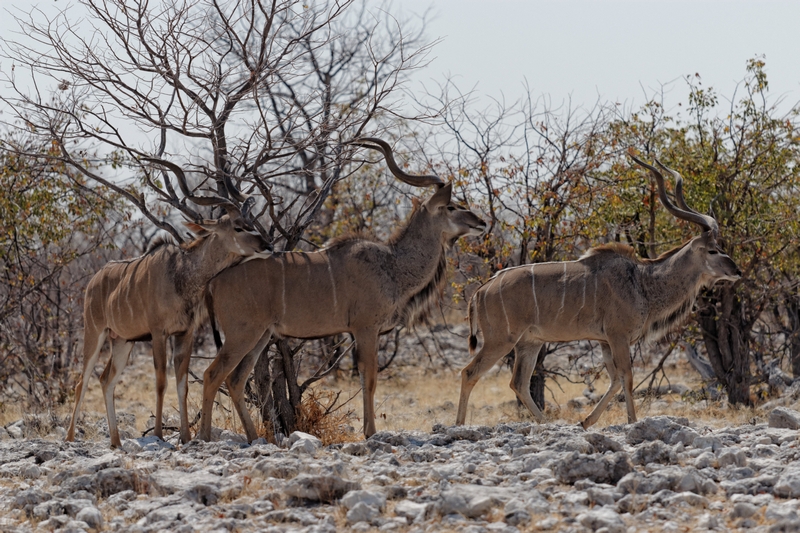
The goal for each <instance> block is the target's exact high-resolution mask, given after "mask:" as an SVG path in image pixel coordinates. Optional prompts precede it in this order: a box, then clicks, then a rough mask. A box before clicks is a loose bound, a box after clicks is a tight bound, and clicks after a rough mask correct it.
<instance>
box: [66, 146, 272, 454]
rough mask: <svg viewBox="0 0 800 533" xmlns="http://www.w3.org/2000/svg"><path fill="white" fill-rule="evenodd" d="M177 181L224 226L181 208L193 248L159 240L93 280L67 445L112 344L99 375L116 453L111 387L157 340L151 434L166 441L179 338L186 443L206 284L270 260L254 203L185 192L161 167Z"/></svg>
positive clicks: (179, 378)
mask: <svg viewBox="0 0 800 533" xmlns="http://www.w3.org/2000/svg"><path fill="white" fill-rule="evenodd" d="M160 163H161V164H162V165H165V166H167V167H169V168H170V169H171V170H172V171H173V172H174V173H175V175H176V177H177V178H178V183H179V185H180V187H181V189H182V191H183V193H184V195H185V196H186V198H187V199H189V200H191V201H192V202H194V203H196V204H203V205H218V206H222V207H223V208H225V210H226V211H227V214H226V215H223V216H222V217H221V218H220V219H219V220H202V217H200V215H199V214H197V213H196V212H194V211H193V210H191V209H190V208H188V207H187V206H185V204H184V205H182V211H183V212H184V213H186V214H189V215H190V216H192V218H193V219H194V220H195V222H193V223H187V224H186V225H187V226H188V227H189V229H191V230H192V231H193V232H194V233H195V234H196V235H197V237H196V239H195V240H194V241H192V242H191V243H189V244H186V245H182V246H179V245H177V244H174V243H171V242H169V241H167V240H158V241H157V242H156V243H154V245H153V246H151V247H150V249H149V250H148V251H147V253H145V254H144V255H143V256H141V257H138V258H135V259H130V260H125V261H111V262H109V263H108V264H107V265H105V266H104V267H103V268H102V269H101V270H100V271H99V272H97V274H95V275H94V276H93V277H92V279H91V280H90V281H89V285H88V286H87V287H86V296H85V301H84V308H83V322H84V340H83V373H82V374H81V377H80V380H79V381H78V385H77V387H76V389H75V409H74V411H73V413H72V421H71V422H70V425H69V430H68V431H67V440H68V441H72V440H74V439H75V423H76V421H77V418H78V413H79V411H80V407H81V402H82V401H83V396H84V394H85V393H86V386H87V384H88V380H89V376H90V375H91V373H92V371H93V370H94V366H95V364H96V363H97V358H98V356H99V355H100V350H101V349H102V347H103V344H104V343H105V340H106V338H110V339H111V358H110V360H109V361H108V364H107V365H106V368H105V370H104V371H103V373H102V375H101V376H100V382H101V383H102V386H103V396H104V398H105V404H106V414H107V416H108V430H109V434H110V435H111V446H112V447H119V446H120V445H121V442H120V437H119V431H118V429H117V419H116V414H115V411H114V388H115V387H116V384H117V382H118V381H119V378H120V376H121V374H122V370H123V369H124V368H125V365H126V364H127V362H128V356H129V355H130V353H131V349H132V348H133V344H134V342H136V341H145V340H152V341H153V364H154V366H155V370H156V419H155V428H154V434H155V435H157V436H158V437H162V421H161V414H162V411H163V403H164V391H165V389H166V383H167V377H166V373H167V338H168V337H169V336H171V335H172V336H174V337H175V345H174V364H175V376H176V379H177V386H178V398H179V403H180V405H181V407H182V410H181V412H180V416H181V440H183V441H184V442H187V441H188V440H189V438H190V436H189V421H188V415H187V413H186V409H185V408H184V407H185V405H186V393H187V379H186V377H187V375H188V368H189V360H190V355H191V351H192V341H193V339H194V331H195V328H196V326H197V323H198V322H199V321H200V320H201V319H202V317H203V316H205V312H204V309H203V307H202V305H201V304H202V302H203V295H204V292H205V289H206V285H207V284H208V282H209V281H210V280H211V278H213V277H214V276H216V275H217V274H219V273H220V272H221V271H222V270H224V269H226V268H228V267H229V266H231V265H234V264H236V263H238V262H239V261H241V260H242V258H245V257H255V256H265V255H269V253H271V250H272V248H271V245H270V244H269V243H268V242H267V241H266V239H265V238H264V237H263V236H262V235H261V234H260V233H259V232H257V231H255V229H254V226H253V219H252V218H251V215H250V210H251V208H252V205H253V202H254V199H252V198H249V199H248V198H245V197H244V195H242V194H241V193H240V192H239V191H238V190H236V189H235V187H234V186H233V184H232V183H231V182H230V181H226V186H227V188H228V190H229V192H230V193H231V195H232V196H234V197H235V198H237V199H239V200H240V201H241V202H242V204H241V207H240V206H237V205H236V204H234V203H233V202H232V201H231V200H229V199H226V198H222V197H208V196H194V195H193V194H191V193H190V191H189V189H188V186H187V185H186V177H185V175H184V173H183V171H182V170H181V169H180V167H177V166H176V165H172V164H169V163H166V162H163V161H160Z"/></svg>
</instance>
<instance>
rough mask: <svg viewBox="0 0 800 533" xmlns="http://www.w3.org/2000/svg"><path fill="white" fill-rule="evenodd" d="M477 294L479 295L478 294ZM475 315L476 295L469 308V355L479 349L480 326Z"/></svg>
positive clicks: (471, 299) (473, 296)
mask: <svg viewBox="0 0 800 533" xmlns="http://www.w3.org/2000/svg"><path fill="white" fill-rule="evenodd" d="M476 294H477V293H476ZM474 313H475V295H472V298H470V300H469V307H468V308H467V317H468V318H469V353H470V355H472V354H473V353H475V348H477V347H478V324H477V318H476V317H475V315H474Z"/></svg>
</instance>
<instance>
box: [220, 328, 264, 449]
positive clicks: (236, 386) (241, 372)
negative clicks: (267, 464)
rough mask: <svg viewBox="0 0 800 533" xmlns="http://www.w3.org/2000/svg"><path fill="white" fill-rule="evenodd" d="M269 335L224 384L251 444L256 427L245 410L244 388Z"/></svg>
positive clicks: (255, 433) (256, 436)
mask: <svg viewBox="0 0 800 533" xmlns="http://www.w3.org/2000/svg"><path fill="white" fill-rule="evenodd" d="M270 338H271V335H265V336H264V337H263V338H262V339H261V340H260V341H259V343H258V344H256V347H255V348H253V349H252V350H250V352H248V354H247V355H246V356H244V359H242V360H241V361H240V362H239V364H238V365H236V368H234V369H233V372H231V373H230V375H228V377H227V379H226V380H225V383H226V384H227V385H228V393H229V394H230V395H231V401H233V406H234V407H235V408H236V412H237V413H238V414H239V420H241V421H242V425H243V426H244V432H245V434H246V435H247V441H248V442H253V441H254V440H256V439H257V438H258V433H257V432H256V426H255V424H253V418H252V417H251V416H250V410H249V409H248V408H247V403H246V402H245V397H244V388H245V386H246V385H247V379H248V378H249V377H250V374H252V373H253V368H254V367H255V366H256V363H257V362H258V358H259V357H260V356H261V353H262V352H263V351H264V348H266V346H267V343H268V342H269V340H270Z"/></svg>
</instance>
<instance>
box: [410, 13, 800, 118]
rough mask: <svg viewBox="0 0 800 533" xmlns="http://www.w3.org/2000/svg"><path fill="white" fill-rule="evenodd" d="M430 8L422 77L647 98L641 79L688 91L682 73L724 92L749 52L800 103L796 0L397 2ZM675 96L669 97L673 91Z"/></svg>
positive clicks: (577, 96)
mask: <svg viewBox="0 0 800 533" xmlns="http://www.w3.org/2000/svg"><path fill="white" fill-rule="evenodd" d="M428 7H430V8H431V15H433V18H432V20H431V22H430V24H429V26H428V30H429V35H430V36H431V37H442V38H443V41H442V42H441V43H440V44H439V45H437V46H436V48H435V49H434V50H433V53H432V56H433V57H435V59H434V61H433V62H432V63H431V64H430V66H429V67H428V69H426V70H425V71H423V72H421V73H420V74H419V75H418V78H419V79H424V80H431V79H435V80H441V79H442V78H443V77H444V75H447V74H449V75H451V76H452V77H453V78H454V79H456V80H457V81H458V84H459V86H461V87H464V88H471V87H472V86H474V85H477V88H478V90H479V91H480V92H482V93H484V94H488V95H491V96H494V97H499V96H500V95H501V93H502V94H504V95H505V98H506V100H514V99H516V98H517V97H519V96H520V95H521V94H522V92H523V88H522V83H523V80H524V79H527V81H528V83H529V85H530V86H531V88H532V90H533V92H534V95H537V96H538V95H540V94H548V95H549V96H550V98H551V99H552V102H553V103H560V102H562V101H564V100H566V99H567V98H570V97H571V99H572V102H573V103H574V104H582V105H589V106H590V105H591V104H593V103H594V102H595V101H596V100H597V98H598V96H600V97H601V98H602V100H604V101H608V100H615V101H619V102H624V103H627V104H629V105H631V104H636V105H638V104H641V103H644V101H645V98H644V96H643V94H644V93H643V90H642V87H644V88H645V89H648V90H650V89H657V88H659V86H660V84H662V83H663V84H666V83H669V82H674V81H675V80H677V82H675V83H672V84H671V85H670V86H669V88H671V91H670V93H669V94H668V100H667V102H668V103H672V104H674V103H676V102H677V101H679V100H685V98H686V94H687V92H688V91H687V89H686V84H685V83H684V82H683V81H682V77H683V76H686V75H690V74H691V75H693V74H694V73H699V74H700V75H701V76H702V80H703V85H704V86H709V85H711V86H713V87H714V88H715V89H716V90H717V92H718V94H720V96H723V97H731V95H732V94H733V92H734V90H735V87H736V82H738V81H740V80H741V79H742V78H743V77H744V75H745V65H746V61H747V59H749V58H753V57H756V56H757V55H758V56H760V55H763V56H764V57H765V59H766V63H767V74H768V79H769V82H770V94H771V95H772V96H773V97H776V98H777V97H778V96H784V97H785V101H786V102H787V103H789V104H793V103H796V102H798V101H800V37H798V24H800V2H798V1H749V2H744V1H721V0H692V1H680V0H670V1H656V0H637V1H600V0H596V1H587V0H581V1H566V0H565V1H531V0H491V1H490V0H396V2H395V5H394V8H395V9H399V10H404V11H409V12H419V13H421V12H424V11H425V10H426V8H428ZM673 98H674V101H673Z"/></svg>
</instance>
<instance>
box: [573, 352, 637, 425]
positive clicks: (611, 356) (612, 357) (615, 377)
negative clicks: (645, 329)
mask: <svg viewBox="0 0 800 533" xmlns="http://www.w3.org/2000/svg"><path fill="white" fill-rule="evenodd" d="M615 346H616V348H614V347H611V346H610V345H609V344H607V343H605V342H601V343H600V348H601V349H602V351H603V361H604V362H605V365H606V371H607V372H608V377H609V379H610V383H609V385H608V390H607V391H606V393H605V394H604V395H603V397H602V398H600V401H599V402H598V403H597V405H596V406H595V408H594V409H593V410H592V412H591V413H589V416H587V417H586V419H585V420H584V421H583V422H582V423H581V426H583V428H584V429H586V428H588V427H590V426H592V425H594V424H595V423H596V422H597V421H598V420H599V419H600V416H601V415H602V414H603V412H604V411H605V410H606V408H607V407H608V404H609V403H610V402H611V400H612V399H613V398H614V396H615V395H616V394H617V393H618V392H619V389H620V388H622V385H623V380H625V379H626V374H625V369H626V363H625V362H627V376H630V383H631V387H632V384H633V375H632V373H631V366H630V364H631V363H630V352H629V349H628V345H627V344H624V343H621V342H620V343H616V344H615ZM623 356H624V357H623ZM623 359H624V361H623ZM617 363H620V364H617ZM627 402H628V398H627V397H626V403H627ZM628 405H629V408H628V421H629V422H631V412H632V410H633V395H631V397H630V403H629V404H628ZM633 421H634V422H635V421H636V414H635V413H634V414H633Z"/></svg>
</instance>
